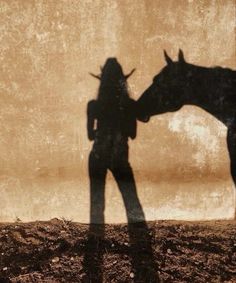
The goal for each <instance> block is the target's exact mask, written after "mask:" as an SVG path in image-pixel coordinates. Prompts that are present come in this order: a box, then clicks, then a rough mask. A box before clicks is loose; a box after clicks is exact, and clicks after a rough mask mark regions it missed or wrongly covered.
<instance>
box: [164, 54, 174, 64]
mask: <svg viewBox="0 0 236 283" xmlns="http://www.w3.org/2000/svg"><path fill="white" fill-rule="evenodd" d="M164 57H165V60H166V63H167V65H171V64H172V63H173V60H172V59H171V58H170V56H169V55H168V54H167V52H166V51H165V50H164Z"/></svg>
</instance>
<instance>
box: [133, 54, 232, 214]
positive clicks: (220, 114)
mask: <svg viewBox="0 0 236 283" xmlns="http://www.w3.org/2000/svg"><path fill="white" fill-rule="evenodd" d="M164 56H165V61H166V63H167V65H166V66H165V67H164V68H163V69H162V70H161V72H160V73H159V74H157V75H156V76H155V77H154V78H153V83H152V84H151V85H150V86H149V87H148V88H147V89H146V90H145V91H144V93H143V94H142V95H141V96H140V98H139V99H138V101H137V109H136V110H137V113H136V114H137V116H138V119H139V120H141V121H143V122H147V121H148V120H149V118H150V117H151V116H153V115H159V114H162V113H166V112H173V111H178V110H179V109H181V107H182V106H184V105H195V106H198V107H200V108H202V109H204V110H205V111H207V112H208V113H210V114H211V115H213V116H214V117H215V118H217V119H218V120H219V121H221V122H222V123H223V124H224V125H225V126H226V127H227V147H228V152H229V157H230V171H231V176H232V179H233V181H234V184H235V186H236V71H234V70H231V69H229V68H222V67H213V68H207V67H202V66H196V65H193V64H189V63H187V62H186V60H185V58H184V54H183V51H182V50H179V55H178V61H177V62H174V61H173V60H172V59H171V58H170V57H169V56H168V54H167V53H166V51H164ZM235 216H236V214H235Z"/></svg>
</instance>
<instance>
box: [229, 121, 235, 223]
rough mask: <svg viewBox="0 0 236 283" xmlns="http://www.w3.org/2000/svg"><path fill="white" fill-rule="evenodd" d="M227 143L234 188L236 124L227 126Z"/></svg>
mask: <svg viewBox="0 0 236 283" xmlns="http://www.w3.org/2000/svg"><path fill="white" fill-rule="evenodd" d="M227 145H228V151H229V157H230V172H231V176H232V179H233V181H234V184H235V188H236V125H233V126H231V127H229V128H228V133H227ZM234 218H235V219H236V204H235V208H234Z"/></svg>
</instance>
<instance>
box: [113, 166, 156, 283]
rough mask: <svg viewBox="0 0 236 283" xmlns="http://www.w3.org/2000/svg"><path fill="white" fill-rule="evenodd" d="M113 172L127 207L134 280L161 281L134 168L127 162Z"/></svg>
mask: <svg viewBox="0 0 236 283" xmlns="http://www.w3.org/2000/svg"><path fill="white" fill-rule="evenodd" d="M112 172H113V175H114V177H115V179H116V182H117V183H118V186H119V189H120V192H121V194H122V197H123V200H124V204H125V208H126V214H127V218H128V231H129V237H130V246H131V247H130V249H131V257H132V265H133V268H134V274H135V277H134V282H136V283H145V282H151V283H155V282H160V280H159V278H158V268H157V265H156V263H155V258H154V255H153V251H152V245H151V236H150V234H149V229H148V226H147V223H146V222H145V216H144V212H143V209H142V206H141V204H140V201H139V199H138V195H137V191H136V186H135V180H134V176H133V172H132V169H131V167H130V165H129V164H128V163H127V164H126V165H125V166H122V167H120V168H115V169H114V170H112ZM134 222H140V223H134Z"/></svg>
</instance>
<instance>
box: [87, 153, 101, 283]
mask: <svg viewBox="0 0 236 283" xmlns="http://www.w3.org/2000/svg"><path fill="white" fill-rule="evenodd" d="M89 177H90V226H89V231H88V241H87V245H86V248H85V256H84V262H83V267H84V270H85V272H86V277H85V278H84V280H83V282H86V283H87V282H89V283H102V282H103V276H102V275H103V274H102V273H103V272H102V269H103V250H102V246H101V243H102V241H103V239H104V206H105V196H104V193H105V178H106V168H105V166H103V164H102V163H101V161H100V160H99V159H97V158H96V157H95V156H94V155H93V153H91V154H90V157H89ZM95 223H99V224H95Z"/></svg>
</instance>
